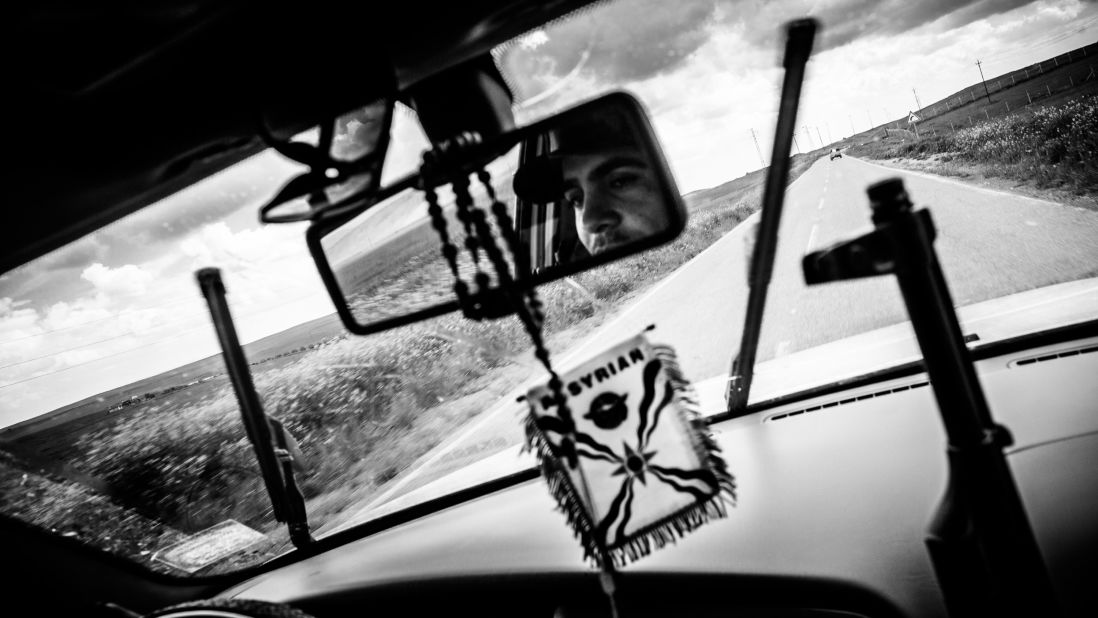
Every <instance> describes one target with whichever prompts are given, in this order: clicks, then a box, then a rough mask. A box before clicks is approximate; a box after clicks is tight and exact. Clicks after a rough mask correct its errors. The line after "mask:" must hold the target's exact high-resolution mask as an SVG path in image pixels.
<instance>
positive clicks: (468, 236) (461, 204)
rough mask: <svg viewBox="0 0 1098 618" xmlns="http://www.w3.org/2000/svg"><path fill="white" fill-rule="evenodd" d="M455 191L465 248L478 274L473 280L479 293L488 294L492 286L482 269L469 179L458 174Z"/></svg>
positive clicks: (455, 180) (454, 184)
mask: <svg viewBox="0 0 1098 618" xmlns="http://www.w3.org/2000/svg"><path fill="white" fill-rule="evenodd" d="M452 186H453V189H454V203H455V204H456V205H457V216H458V220H459V221H461V224H462V226H463V227H464V228H465V248H466V249H467V250H468V251H469V257H470V258H472V260H473V267H474V268H475V269H476V274H475V275H473V280H474V281H476V284H477V293H482V292H486V291H487V290H488V288H489V286H490V285H491V278H490V277H489V275H488V273H486V272H484V271H483V270H481V268H480V241H479V240H478V239H477V235H476V234H475V233H474V232H473V219H472V214H471V212H470V209H471V208H472V206H473V196H472V195H470V194H469V177H468V176H467V175H465V174H458V175H457V176H456V177H454V180H453V183H452Z"/></svg>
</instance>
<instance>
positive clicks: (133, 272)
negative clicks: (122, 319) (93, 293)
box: [80, 262, 153, 296]
mask: <svg viewBox="0 0 1098 618" xmlns="http://www.w3.org/2000/svg"><path fill="white" fill-rule="evenodd" d="M80 278H81V279H84V280H85V281H88V282H90V283H91V284H92V285H94V286H95V289H96V290H97V291H99V292H102V293H104V294H107V295H110V296H116V295H122V296H137V295H140V294H144V293H145V290H146V289H148V286H149V283H150V282H152V280H153V275H152V273H150V272H148V271H146V270H144V269H142V268H141V267H140V266H136V265H134V264H126V265H124V266H120V267H118V268H110V267H109V266H104V265H103V264H100V263H99V262H96V263H94V264H92V265H91V266H89V267H87V268H85V269H84V272H83V273H81V274H80Z"/></svg>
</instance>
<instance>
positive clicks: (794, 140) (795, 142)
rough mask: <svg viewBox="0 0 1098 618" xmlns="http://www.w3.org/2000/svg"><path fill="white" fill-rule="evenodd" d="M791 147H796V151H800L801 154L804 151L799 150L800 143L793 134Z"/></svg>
mask: <svg viewBox="0 0 1098 618" xmlns="http://www.w3.org/2000/svg"><path fill="white" fill-rule="evenodd" d="M793 147H794V148H796V149H797V152H799V153H802V154H803V153H804V151H803V150H801V145H800V144H798V143H797V136H796V135H794V136H793Z"/></svg>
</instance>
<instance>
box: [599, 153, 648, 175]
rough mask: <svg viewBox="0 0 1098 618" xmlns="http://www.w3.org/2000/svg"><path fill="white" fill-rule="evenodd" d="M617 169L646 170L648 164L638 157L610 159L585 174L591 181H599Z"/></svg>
mask: <svg viewBox="0 0 1098 618" xmlns="http://www.w3.org/2000/svg"><path fill="white" fill-rule="evenodd" d="M619 167H639V168H643V169H648V162H647V161H645V160H644V159H642V158H640V157H634V156H629V155H620V156H616V157H611V158H609V159H607V160H605V161H603V162H602V163H599V164H598V165H597V166H595V169H593V170H591V172H590V173H589V174H587V177H588V178H590V179H592V180H599V179H601V178H602V177H604V176H606V175H607V174H609V173H610V172H612V171H614V170H616V169H618V168H619Z"/></svg>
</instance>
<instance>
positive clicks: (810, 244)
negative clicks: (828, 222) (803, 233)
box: [805, 224, 819, 253]
mask: <svg viewBox="0 0 1098 618" xmlns="http://www.w3.org/2000/svg"><path fill="white" fill-rule="evenodd" d="M818 228H819V226H817V225H816V224H813V225H812V231H811V232H809V233H808V246H806V247H805V252H806V253H807V252H809V251H811V250H812V247H814V246H815V243H816V230H817V229H818Z"/></svg>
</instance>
